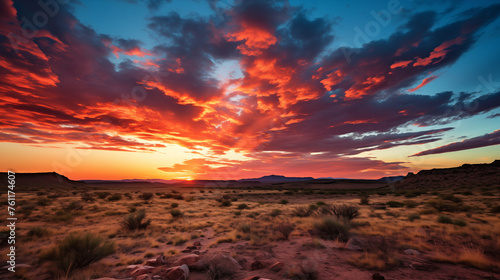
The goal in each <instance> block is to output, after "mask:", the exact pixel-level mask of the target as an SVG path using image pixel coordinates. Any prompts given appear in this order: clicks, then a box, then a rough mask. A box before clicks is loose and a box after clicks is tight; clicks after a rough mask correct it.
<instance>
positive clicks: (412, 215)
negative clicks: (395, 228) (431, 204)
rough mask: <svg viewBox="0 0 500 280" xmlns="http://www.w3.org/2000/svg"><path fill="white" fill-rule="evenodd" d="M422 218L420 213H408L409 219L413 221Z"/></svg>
mask: <svg viewBox="0 0 500 280" xmlns="http://www.w3.org/2000/svg"><path fill="white" fill-rule="evenodd" d="M418 219H420V215H419V214H418V213H412V214H410V215H408V221H410V222H413V221H414V220H418Z"/></svg>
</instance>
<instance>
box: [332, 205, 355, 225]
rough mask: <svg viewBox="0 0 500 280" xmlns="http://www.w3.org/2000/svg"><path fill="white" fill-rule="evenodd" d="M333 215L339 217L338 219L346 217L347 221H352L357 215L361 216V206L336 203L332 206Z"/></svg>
mask: <svg viewBox="0 0 500 280" xmlns="http://www.w3.org/2000/svg"><path fill="white" fill-rule="evenodd" d="M332 212H333V215H335V216H336V217H337V219H340V218H342V219H344V220H346V221H350V220H352V219H354V218H356V217H357V216H359V207H357V206H354V205H345V204H344V205H335V206H334V207H332Z"/></svg>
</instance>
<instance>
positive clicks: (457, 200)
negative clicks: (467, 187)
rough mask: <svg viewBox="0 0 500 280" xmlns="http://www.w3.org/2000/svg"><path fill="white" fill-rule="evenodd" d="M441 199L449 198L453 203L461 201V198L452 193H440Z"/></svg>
mask: <svg viewBox="0 0 500 280" xmlns="http://www.w3.org/2000/svg"><path fill="white" fill-rule="evenodd" d="M440 197H441V199H443V200H449V201H452V202H455V203H460V202H462V199H461V198H460V197H456V196H454V195H453V194H442V195H440Z"/></svg>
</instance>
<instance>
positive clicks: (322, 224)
mask: <svg viewBox="0 0 500 280" xmlns="http://www.w3.org/2000/svg"><path fill="white" fill-rule="evenodd" d="M313 229H314V230H315V231H316V233H317V234H318V236H319V237H321V238H322V239H329V240H340V241H343V242H345V241H347V240H349V236H350V234H349V225H347V224H344V223H341V222H339V221H338V220H336V219H334V218H333V217H324V218H323V219H321V220H320V221H318V222H315V223H314V224H313Z"/></svg>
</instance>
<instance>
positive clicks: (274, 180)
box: [239, 175, 314, 184]
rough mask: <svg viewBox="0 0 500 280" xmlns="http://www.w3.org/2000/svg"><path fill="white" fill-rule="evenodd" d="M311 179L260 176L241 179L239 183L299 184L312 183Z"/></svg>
mask: <svg viewBox="0 0 500 280" xmlns="http://www.w3.org/2000/svg"><path fill="white" fill-rule="evenodd" d="M312 180H314V178H313V177H285V176H282V175H268V176H262V177H260V178H253V179H241V180H239V181H240V182H259V183H264V184H269V183H288V182H301V181H312Z"/></svg>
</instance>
